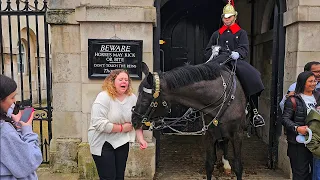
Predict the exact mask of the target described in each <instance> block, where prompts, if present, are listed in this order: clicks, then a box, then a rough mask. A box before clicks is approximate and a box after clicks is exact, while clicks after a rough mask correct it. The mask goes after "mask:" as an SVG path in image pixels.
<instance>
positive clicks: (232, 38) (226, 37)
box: [205, 0, 265, 127]
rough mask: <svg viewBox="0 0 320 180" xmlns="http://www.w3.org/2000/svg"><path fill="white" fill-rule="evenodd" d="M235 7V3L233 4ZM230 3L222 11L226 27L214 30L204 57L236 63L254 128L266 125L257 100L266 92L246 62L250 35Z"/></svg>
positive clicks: (259, 77)
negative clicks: (223, 56)
mask: <svg viewBox="0 0 320 180" xmlns="http://www.w3.org/2000/svg"><path fill="white" fill-rule="evenodd" d="M232 4H233V2H232ZM232 4H231V0H229V3H228V4H227V5H226V6H225V7H224V8H223V14H222V17H221V18H222V21H223V23H224V25H223V26H222V27H221V28H220V29H218V30H217V31H215V32H214V33H213V34H212V36H211V38H210V41H209V43H208V45H207V47H206V52H205V57H206V58H207V59H209V60H208V61H211V60H213V61H218V62H219V63H224V62H223V61H225V59H224V58H223V61H221V58H217V57H218V56H220V55H223V54H224V55H228V56H229V57H230V59H229V62H227V65H235V64H236V75H237V77H238V79H239V81H240V83H241V85H242V88H243V90H244V93H245V94H246V97H247V98H248V100H249V103H250V107H251V108H250V109H251V115H252V116H251V117H252V118H253V121H252V124H253V126H255V127H259V126H263V125H264V124H265V122H264V119H263V117H262V116H261V115H260V114H259V113H258V110H257V109H258V97H259V96H260V94H261V92H262V91H263V90H264V85H263V83H262V80H261V75H260V72H259V71H258V70H256V69H255V68H254V67H253V66H251V65H250V64H249V63H248V62H247V60H248V59H247V58H248V55H249V40H248V35H247V32H246V31H245V30H244V29H241V27H240V26H239V25H238V24H237V23H236V19H237V15H238V12H237V11H235V9H234V6H233V5H232Z"/></svg>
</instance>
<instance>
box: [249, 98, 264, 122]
mask: <svg viewBox="0 0 320 180" xmlns="http://www.w3.org/2000/svg"><path fill="white" fill-rule="evenodd" d="M250 105H251V109H252V111H251V115H252V116H251V117H252V125H253V126H254V127H261V126H264V125H265V121H264V118H263V117H262V116H261V115H260V114H259V112H258V96H257V95H253V96H251V97H250Z"/></svg>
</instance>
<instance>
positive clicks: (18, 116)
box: [11, 111, 22, 123]
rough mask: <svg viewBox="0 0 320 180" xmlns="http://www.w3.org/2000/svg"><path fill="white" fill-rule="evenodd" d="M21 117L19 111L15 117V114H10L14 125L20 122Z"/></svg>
mask: <svg viewBox="0 0 320 180" xmlns="http://www.w3.org/2000/svg"><path fill="white" fill-rule="evenodd" d="M21 116H22V113H21V111H19V113H18V114H16V115H15V114H11V118H12V120H13V121H14V122H16V123H17V122H19V121H20V119H21Z"/></svg>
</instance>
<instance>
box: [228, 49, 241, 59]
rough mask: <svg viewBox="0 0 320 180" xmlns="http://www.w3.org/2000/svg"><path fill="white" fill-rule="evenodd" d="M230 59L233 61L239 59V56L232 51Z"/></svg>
mask: <svg viewBox="0 0 320 180" xmlns="http://www.w3.org/2000/svg"><path fill="white" fill-rule="evenodd" d="M230 57H231V58H232V59H234V60H238V59H239V57H240V54H239V53H238V52H236V51H232V52H231V55H230Z"/></svg>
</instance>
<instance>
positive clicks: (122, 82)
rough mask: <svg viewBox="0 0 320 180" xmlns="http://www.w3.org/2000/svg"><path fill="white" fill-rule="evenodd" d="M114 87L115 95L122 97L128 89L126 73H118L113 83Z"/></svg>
mask: <svg viewBox="0 0 320 180" xmlns="http://www.w3.org/2000/svg"><path fill="white" fill-rule="evenodd" d="M114 85H115V87H116V91H117V94H118V95H123V94H124V93H125V92H126V91H127V89H128V87H129V77H128V75H127V73H125V72H122V73H120V74H119V75H118V76H117V77H116V79H115V81H114Z"/></svg>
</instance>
